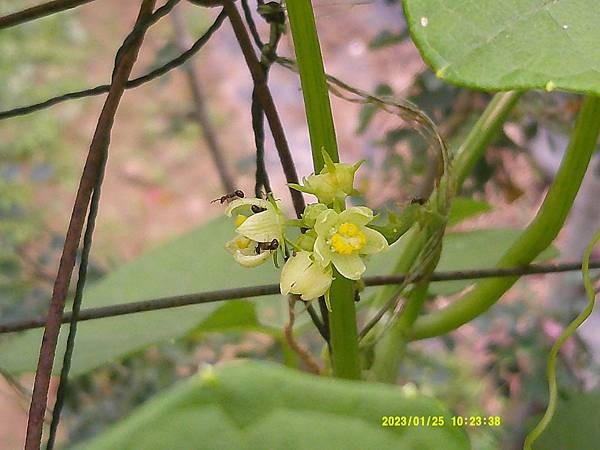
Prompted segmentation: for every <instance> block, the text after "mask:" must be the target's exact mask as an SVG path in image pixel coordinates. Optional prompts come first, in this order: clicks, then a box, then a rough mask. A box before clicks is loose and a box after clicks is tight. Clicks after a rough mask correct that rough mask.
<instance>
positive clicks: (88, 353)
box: [0, 202, 518, 375]
mask: <svg viewBox="0 0 600 450" xmlns="http://www.w3.org/2000/svg"><path fill="white" fill-rule="evenodd" d="M467 203H468V202H467ZM460 204H461V203H458V205H459V208H460ZM462 214H464V213H462ZM232 234H233V229H232V225H231V224H230V223H228V222H227V221H226V220H225V219H218V220H214V221H211V222H209V223H207V224H205V225H203V226H201V227H199V228H197V229H196V230H194V231H192V232H190V233H188V234H186V235H183V236H181V237H178V238H176V239H174V240H172V241H170V242H167V243H166V244H164V245H162V246H159V247H157V248H155V249H153V250H150V251H148V252H146V253H144V254H142V255H141V256H140V257H139V258H137V259H136V260H134V261H132V262H131V263H128V264H126V265H124V266H122V267H121V268H119V269H117V270H116V271H114V272H113V273H111V274H110V275H108V276H107V277H105V278H104V279H102V280H100V281H99V282H98V283H96V284H94V285H92V286H90V288H88V289H87V290H86V292H85V294H84V307H88V308H89V307H97V306H107V305H114V304H118V303H126V302H134V301H140V300H146V299H150V298H157V297H166V296H173V295H180V294H188V293H193V292H202V291H211V290H217V289H223V288H234V287H241V286H250V285H253V284H265V283H274V282H276V280H277V273H276V272H275V270H274V269H273V268H272V267H270V266H269V265H263V266H260V267H257V268H255V269H253V270H248V269H244V268H242V267H240V266H237V265H234V264H232V263H231V256H230V255H229V254H228V253H227V252H226V251H225V249H224V248H223V242H226V241H227V240H228V239H229V238H230V237H231V235H232ZM517 236H518V231H517V230H479V231H474V232H463V233H449V234H447V236H446V237H445V240H444V250H443V252H442V258H441V261H440V266H439V269H440V270H456V269H471V268H480V267H489V266H491V265H492V264H494V263H495V262H496V261H497V259H498V258H499V257H500V256H501V255H502V253H504V252H505V251H506V249H507V248H508V247H509V246H510V245H512V243H513V242H514V240H515V239H516V237H517ZM399 244H401V243H399ZM482 248H485V249H486V251H485V252H482V251H481V249H482ZM401 250H402V247H401V245H398V246H397V247H393V248H392V249H391V250H390V251H388V252H385V253H383V254H381V255H377V256H376V257H374V258H373V259H372V261H371V262H370V264H369V270H368V272H367V275H375V274H382V273H384V274H385V273H389V272H390V267H393V264H394V262H395V260H396V259H397V255H398V253H399V252H400V251H401ZM457 261H460V263H457ZM469 284H470V282H469V281H451V282H450V281H449V282H443V283H434V284H432V286H431V290H430V292H431V293H434V294H451V293H455V292H457V291H459V290H461V289H463V288H464V287H466V286H468V285H469ZM257 317H258V318H257ZM286 320H287V304H286V302H285V301H283V299H282V298H281V296H271V297H269V298H262V299H260V300H255V301H252V302H251V303H248V302H226V303H223V302H221V303H211V304H205V305H197V306H187V307H183V308H174V309H167V310H159V311H150V312H144V313H138V314H133V315H127V316H120V317H111V318H106V319H99V320H94V321H87V322H82V323H80V324H79V327H78V328H79V331H78V334H77V345H76V350H75V355H74V359H73V367H72V373H73V375H77V374H82V373H85V372H88V371H90V370H92V369H94V368H95V367H98V366H101V365H103V364H106V363H107V362H110V361H115V360H117V359H121V358H123V357H124V356H127V355H130V354H132V353H134V352H138V351H139V350H141V349H143V348H146V347H147V346H148V345H151V344H156V343H160V342H165V341H170V340H173V339H178V338H181V337H183V336H186V335H187V334H188V333H190V332H194V333H203V332H207V331H225V330H247V331H250V330H262V331H265V332H267V333H274V329H281V327H282V326H283V324H285V322H286ZM41 334H42V332H41V330H31V331H27V332H24V333H21V334H18V335H16V336H11V337H8V338H7V339H6V341H5V342H3V343H2V344H0V354H2V367H3V368H4V369H6V370H8V371H10V372H13V373H21V372H28V371H32V370H34V368H35V365H36V362H37V355H36V350H37V348H38V346H39V342H40V339H41ZM65 335H66V333H61V340H60V343H59V347H58V352H57V354H61V353H62V352H63V351H64V339H65ZM54 370H55V371H58V370H60V361H59V360H57V361H56V362H55V367H54Z"/></svg>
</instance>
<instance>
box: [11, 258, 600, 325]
mask: <svg viewBox="0 0 600 450" xmlns="http://www.w3.org/2000/svg"><path fill="white" fill-rule="evenodd" d="M590 269H600V260H594V261H591V262H590ZM577 270H581V263H579V262H576V263H565V264H545V265H541V264H531V265H529V266H525V267H511V268H507V269H495V268H494V269H479V270H459V271H449V272H435V273H433V274H432V276H431V278H430V281H432V282H439V281H455V280H475V279H481V278H494V277H512V276H524V275H539V274H549V273H559V272H573V271H577ZM417 280H418V278H417V279H415V281H417ZM364 281H365V285H366V286H385V285H395V284H401V283H402V282H404V275H380V276H373V277H366V278H365V279H364ZM276 294H279V285H278V284H265V285H259V286H248V287H241V288H235V289H223V290H219V291H209V292H200V293H197V294H187V295H178V296H174V297H163V298H157V299H152V300H144V301H139V302H131V303H122V304H117V305H111V306H102V307H98V308H88V309H84V310H83V311H81V314H80V316H79V321H80V322H81V321H85V320H95V319H103V318H107V317H116V316H122V315H127V314H136V313H140V312H147V311H157V310H161V309H169V308H178V307H182V306H191V305H199V304H204V303H215V302H221V301H225V300H233V299H243V298H255V297H263V296H267V295H276ZM46 320H47V319H46V317H45V316H40V317H34V318H28V319H21V320H15V321H10V322H8V321H7V322H4V323H2V324H0V334H4V333H13V332H16V331H24V330H29V329H32V328H41V327H43V326H44V325H45V324H46ZM70 320H71V313H70V312H66V313H65V314H64V315H63V317H62V322H63V323H68V322H69V321H70Z"/></svg>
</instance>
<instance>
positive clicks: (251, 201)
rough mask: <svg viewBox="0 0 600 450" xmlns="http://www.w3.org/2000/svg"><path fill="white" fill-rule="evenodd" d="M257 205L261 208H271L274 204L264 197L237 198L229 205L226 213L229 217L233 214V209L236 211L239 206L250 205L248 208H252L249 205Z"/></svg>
mask: <svg viewBox="0 0 600 450" xmlns="http://www.w3.org/2000/svg"><path fill="white" fill-rule="evenodd" d="M253 205H256V206H258V207H259V208H263V209H271V208H273V205H271V203H269V202H268V201H266V200H263V199H262V198H238V199H235V200H234V201H232V202H231V203H230V204H229V205H228V206H227V209H226V210H225V214H226V215H227V216H228V217H231V215H232V214H233V211H235V210H236V209H238V208H242V207H244V206H248V208H247V209H250V208H249V207H251V206H253Z"/></svg>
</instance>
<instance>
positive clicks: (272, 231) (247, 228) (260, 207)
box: [225, 198, 286, 267]
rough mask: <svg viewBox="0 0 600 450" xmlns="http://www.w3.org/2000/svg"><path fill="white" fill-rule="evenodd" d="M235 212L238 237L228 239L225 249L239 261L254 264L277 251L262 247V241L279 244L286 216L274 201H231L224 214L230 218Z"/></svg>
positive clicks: (247, 199)
mask: <svg viewBox="0 0 600 450" xmlns="http://www.w3.org/2000/svg"><path fill="white" fill-rule="evenodd" d="M234 212H235V213H236V218H235V225H236V227H237V228H236V230H235V231H236V232H237V236H236V237H235V238H234V239H232V240H231V241H229V242H227V243H226V244H225V248H226V249H227V251H228V252H229V253H231V254H232V255H233V258H234V259H235V261H236V262H237V263H238V264H241V265H242V266H244V267H256V266H258V265H259V264H262V263H263V262H265V261H266V260H267V258H269V256H270V255H271V253H272V252H273V251H275V250H276V249H269V248H264V244H271V243H273V241H277V247H279V246H282V244H283V242H284V230H285V220H286V219H285V217H284V216H283V214H282V213H281V211H280V210H279V208H278V207H277V204H276V203H274V202H273V203H272V202H270V201H267V200H263V199H260V198H240V199H237V200H234V201H232V202H231V203H230V204H229V206H228V207H227V209H226V211H225V214H227V215H228V216H229V217H231V216H232V215H233V213H234ZM261 246H263V248H261ZM267 247H268V245H267Z"/></svg>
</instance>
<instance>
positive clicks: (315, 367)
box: [283, 295, 321, 375]
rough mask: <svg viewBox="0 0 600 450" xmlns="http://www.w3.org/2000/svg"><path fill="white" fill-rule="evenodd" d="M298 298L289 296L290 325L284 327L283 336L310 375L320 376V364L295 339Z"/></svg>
mask: <svg viewBox="0 0 600 450" xmlns="http://www.w3.org/2000/svg"><path fill="white" fill-rule="evenodd" d="M296 301H297V299H296V296H294V295H289V296H288V323H287V324H286V325H285V327H283V334H284V335H285V340H286V341H287V343H288V345H289V346H290V348H291V349H292V350H293V351H294V352H296V354H297V355H298V356H299V357H300V359H301V360H302V362H304V364H305V365H306V367H307V368H308V371H309V372H310V373H314V374H315V375H319V374H320V373H321V368H320V367H319V363H317V361H316V360H315V358H314V357H313V355H311V353H310V352H309V351H308V349H307V348H306V347H304V346H303V345H302V344H300V342H298V341H297V340H296V338H294V322H295V321H296V316H295V314H294V306H295V305H296Z"/></svg>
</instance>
